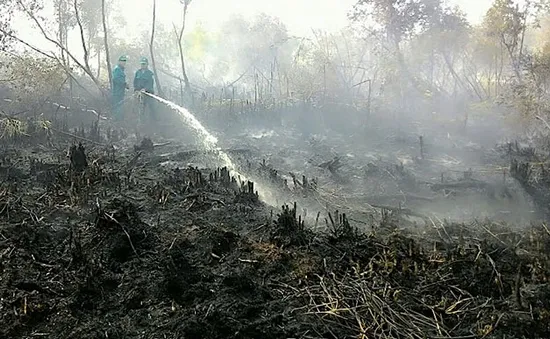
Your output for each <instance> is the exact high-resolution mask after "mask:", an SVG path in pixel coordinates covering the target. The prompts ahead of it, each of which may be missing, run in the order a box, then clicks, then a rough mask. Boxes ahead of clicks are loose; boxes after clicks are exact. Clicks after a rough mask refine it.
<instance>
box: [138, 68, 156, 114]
mask: <svg viewBox="0 0 550 339" xmlns="http://www.w3.org/2000/svg"><path fill="white" fill-rule="evenodd" d="M154 85H155V79H154V73H153V72H152V71H151V70H150V69H148V68H145V69H138V70H137V71H136V74H135V76H134V91H141V90H145V92H147V93H151V94H155V90H154ZM151 99H152V98H150V97H148V96H147V95H145V96H143V98H142V100H143V105H144V106H145V107H144V108H145V109H144V111H145V112H146V113H147V114H148V115H149V116H148V118H149V119H152V120H157V117H156V113H155V110H154V108H153V102H152V100H151Z"/></svg>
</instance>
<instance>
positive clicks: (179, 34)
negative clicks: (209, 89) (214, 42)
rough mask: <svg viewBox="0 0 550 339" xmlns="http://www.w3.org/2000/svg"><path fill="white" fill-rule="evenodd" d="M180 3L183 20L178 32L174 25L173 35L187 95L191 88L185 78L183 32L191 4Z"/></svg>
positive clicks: (188, 1)
mask: <svg viewBox="0 0 550 339" xmlns="http://www.w3.org/2000/svg"><path fill="white" fill-rule="evenodd" d="M180 2H181V4H182V5H183V18H182V22H181V27H180V29H179V30H178V29H177V27H176V25H175V24H174V34H175V35H176V43H177V44H178V50H179V54H180V62H181V74H182V76H183V82H184V85H185V92H187V93H188V92H189V89H190V87H191V86H190V85H189V78H188V77H187V72H186V71H185V59H184V56H183V32H184V31H185V23H186V19H187V9H188V8H189V4H191V0H180Z"/></svg>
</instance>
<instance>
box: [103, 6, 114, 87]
mask: <svg viewBox="0 0 550 339" xmlns="http://www.w3.org/2000/svg"><path fill="white" fill-rule="evenodd" d="M105 1H106V0H101V19H102V21H103V44H104V45H105V60H106V61H107V72H109V84H110V87H111V88H113V70H112V69H111V53H109V39H108V34H109V33H108V30H107V14H106V13H105Z"/></svg>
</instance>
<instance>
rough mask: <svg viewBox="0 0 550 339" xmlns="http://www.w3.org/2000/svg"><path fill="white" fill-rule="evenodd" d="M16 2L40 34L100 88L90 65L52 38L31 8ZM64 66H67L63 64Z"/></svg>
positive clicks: (19, 0)
mask: <svg viewBox="0 0 550 339" xmlns="http://www.w3.org/2000/svg"><path fill="white" fill-rule="evenodd" d="M17 4H18V5H19V6H20V7H21V9H22V10H23V11H24V12H25V13H26V14H27V16H28V17H29V18H30V19H31V20H32V21H33V22H34V23H35V24H36V26H37V27H38V29H39V30H40V32H41V33H42V36H43V37H44V38H45V39H46V40H48V41H49V42H50V43H52V44H54V45H55V46H56V47H57V48H59V49H60V50H61V51H62V52H63V54H64V55H66V56H67V58H68V60H71V61H72V62H73V63H74V64H75V65H77V66H78V67H79V68H80V69H81V70H82V71H83V72H84V73H85V74H86V75H87V76H89V77H90V79H91V80H92V81H93V82H94V84H95V85H96V86H97V87H98V89H100V90H101V89H102V88H101V83H100V82H99V80H98V79H97V78H96V76H95V74H94V72H93V71H92V69H91V68H90V67H88V66H87V65H85V64H83V63H82V62H80V61H79V60H78V58H76V57H75V56H74V55H73V54H72V53H71V52H70V51H69V49H68V48H67V46H66V45H65V44H63V42H62V41H59V40H56V39H54V38H52V37H51V36H50V35H49V34H48V32H47V31H46V29H45V28H44V25H43V24H42V23H41V22H40V20H38V19H37V17H36V15H35V14H34V13H33V11H32V9H30V8H28V7H27V6H26V5H25V4H24V3H23V1H22V0H17ZM64 66H65V67H66V66H67V64H66V65H64Z"/></svg>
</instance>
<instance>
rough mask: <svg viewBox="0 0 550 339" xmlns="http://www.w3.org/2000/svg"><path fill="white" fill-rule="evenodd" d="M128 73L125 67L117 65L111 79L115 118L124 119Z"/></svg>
mask: <svg viewBox="0 0 550 339" xmlns="http://www.w3.org/2000/svg"><path fill="white" fill-rule="evenodd" d="M126 87H127V84H126V73H125V71H124V67H121V66H120V65H117V66H116V67H115V69H114V70H113V79H112V80H111V90H112V105H113V116H114V118H115V120H118V121H120V120H122V119H123V107H124V94H125V92H126Z"/></svg>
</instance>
